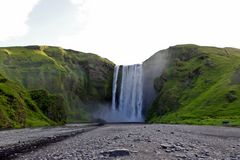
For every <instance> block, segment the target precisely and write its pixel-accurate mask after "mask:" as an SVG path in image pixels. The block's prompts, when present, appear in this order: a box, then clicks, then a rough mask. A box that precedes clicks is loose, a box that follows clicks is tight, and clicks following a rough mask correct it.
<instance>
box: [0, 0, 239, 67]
mask: <svg viewBox="0 0 240 160" xmlns="http://www.w3.org/2000/svg"><path fill="white" fill-rule="evenodd" d="M239 7H240V1H239V0H0V20H1V21H0V46H16V45H34V44H39V45H55V46H61V47H63V48H71V49H75V50H79V51H83V52H92V53H96V54H98V55H100V56H102V57H106V58H108V59H110V60H112V61H113V62H115V63H116V64H133V63H141V62H142V61H144V60H145V59H146V58H148V57H149V56H151V55H152V54H154V53H155V52H157V51H159V50H161V49H165V48H167V47H169V46H172V45H176V44H185V43H194V44H199V45H212V46H219V47H225V46H229V47H236V48H240V9H239Z"/></svg>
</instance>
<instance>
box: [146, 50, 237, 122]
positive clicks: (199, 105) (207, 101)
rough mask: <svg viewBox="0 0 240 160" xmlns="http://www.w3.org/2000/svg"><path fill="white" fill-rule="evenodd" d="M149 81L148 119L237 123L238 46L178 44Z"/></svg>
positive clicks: (154, 120) (157, 120)
mask: <svg viewBox="0 0 240 160" xmlns="http://www.w3.org/2000/svg"><path fill="white" fill-rule="evenodd" d="M167 52H168V53H167V54H168V56H167V61H168V63H167V65H166V67H165V69H164V70H163V72H162V74H159V76H158V77H157V78H155V80H154V83H153V84H152V85H153V86H154V88H155V91H156V93H157V97H156V98H155V100H154V101H153V103H152V105H151V106H150V109H149V111H148V115H147V121H148V122H161V123H189V124H219V125H220V124H230V125H239V124H240V120H239V119H240V107H239V106H240V90H239V89H240V76H239V75H240V74H239V73H240V72H239V71H240V65H239V64H240V50H239V49H234V48H215V47H200V46H196V45H179V46H174V47H170V48H169V49H168V50H167Z"/></svg>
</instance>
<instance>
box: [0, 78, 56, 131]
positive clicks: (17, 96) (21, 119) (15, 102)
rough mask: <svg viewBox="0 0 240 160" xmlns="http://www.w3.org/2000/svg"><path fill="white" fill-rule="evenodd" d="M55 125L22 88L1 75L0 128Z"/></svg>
mask: <svg viewBox="0 0 240 160" xmlns="http://www.w3.org/2000/svg"><path fill="white" fill-rule="evenodd" d="M52 124H55V123H54V122H52V121H51V120H49V119H48V118H47V117H46V116H44V115H43V113H42V112H41V111H40V110H39V108H38V107H37V106H36V104H35V103H34V101H32V99H31V97H30V95H29V94H28V92H27V91H26V90H25V89H24V88H23V87H21V86H19V85H17V84H16V83H13V82H11V81H9V80H8V79H6V78H5V77H3V76H2V75H0V128H21V127H26V126H27V127H34V126H47V125H52Z"/></svg>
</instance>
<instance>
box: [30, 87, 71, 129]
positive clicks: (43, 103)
mask: <svg viewBox="0 0 240 160" xmlns="http://www.w3.org/2000/svg"><path fill="white" fill-rule="evenodd" d="M30 96H31V98H32V100H34V101H35V102H36V103H37V106H38V107H39V109H40V110H41V111H42V112H43V113H44V114H45V115H46V116H47V117H48V118H50V119H51V120H52V121H54V122H57V123H58V124H64V123H66V118H67V115H66V106H65V102H64V99H63V97H62V96H61V95H55V94H49V93H48V91H46V90H33V91H30Z"/></svg>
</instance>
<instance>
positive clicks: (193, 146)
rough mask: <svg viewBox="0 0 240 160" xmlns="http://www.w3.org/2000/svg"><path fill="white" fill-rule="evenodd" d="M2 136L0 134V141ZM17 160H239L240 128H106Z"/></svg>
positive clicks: (83, 134) (149, 126)
mask: <svg viewBox="0 0 240 160" xmlns="http://www.w3.org/2000/svg"><path fill="white" fill-rule="evenodd" d="M5 132H6V131H5ZM12 134H13V135H14V133H12ZM16 134H18V133H16ZM2 136H3V135H2V133H1V132H0V138H1V141H2ZM24 136H28V134H25V135H24V134H22V137H24ZM18 138H19V137H18ZM18 138H17V139H18ZM1 145H2V142H1ZM16 159H50V160H52V159H70V160H77V159H83V160H88V159H100V160H101V159H136V160H148V159H149V160H152V159H232V160H234V159H239V160H240V128H230V127H212V126H208V127H207V126H187V125H140V124H118V125H105V126H102V127H98V128H96V129H94V130H91V131H88V132H85V133H82V134H78V135H76V136H74V137H70V138H67V139H65V140H63V141H60V142H56V143H52V144H50V145H48V146H44V147H41V148H39V149H37V150H33V151H31V152H28V153H25V154H20V155H18V156H17V157H16Z"/></svg>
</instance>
